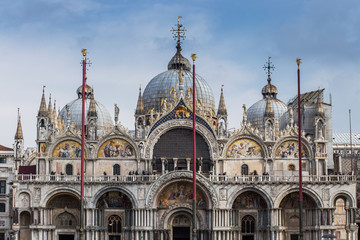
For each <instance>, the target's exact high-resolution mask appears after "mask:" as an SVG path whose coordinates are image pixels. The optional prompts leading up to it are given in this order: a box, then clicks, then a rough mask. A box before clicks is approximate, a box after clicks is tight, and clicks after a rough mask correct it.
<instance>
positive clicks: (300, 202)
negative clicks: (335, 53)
mask: <svg viewBox="0 0 360 240" xmlns="http://www.w3.org/2000/svg"><path fill="white" fill-rule="evenodd" d="M296 63H297V65H298V70H297V75H298V125H299V133H298V135H299V136H298V139H299V140H298V142H299V240H303V239H304V233H303V222H302V219H303V216H302V215H303V188H302V159H301V158H302V151H301V148H302V144H301V105H300V104H301V101H300V98H301V96H300V63H301V59H299V58H298V59H296Z"/></svg>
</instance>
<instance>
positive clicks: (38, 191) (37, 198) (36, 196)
mask: <svg viewBox="0 0 360 240" xmlns="http://www.w3.org/2000/svg"><path fill="white" fill-rule="evenodd" d="M40 199H41V188H34V201H37V202H38V201H40Z"/></svg>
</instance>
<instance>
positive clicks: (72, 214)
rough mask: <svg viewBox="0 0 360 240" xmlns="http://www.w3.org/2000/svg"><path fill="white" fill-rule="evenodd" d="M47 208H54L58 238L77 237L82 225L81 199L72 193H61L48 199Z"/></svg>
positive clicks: (53, 216) (53, 221) (53, 213)
mask: <svg viewBox="0 0 360 240" xmlns="http://www.w3.org/2000/svg"><path fill="white" fill-rule="evenodd" d="M46 208H47V209H52V216H51V217H52V221H51V222H52V223H54V225H55V226H56V229H57V230H56V234H57V237H56V239H60V240H62V239H64V240H65V239H66V240H67V239H76V237H77V228H79V227H80V200H79V199H78V198H77V197H76V196H74V195H72V194H70V193H59V194H56V195H54V196H53V197H51V198H50V199H49V200H48V202H47V203H46Z"/></svg>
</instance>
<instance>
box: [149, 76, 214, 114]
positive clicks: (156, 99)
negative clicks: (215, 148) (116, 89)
mask: <svg viewBox="0 0 360 240" xmlns="http://www.w3.org/2000/svg"><path fill="white" fill-rule="evenodd" d="M183 72H184V77H183V81H184V92H185V93H186V92H187V91H188V90H189V89H190V88H191V89H192V85H193V75H192V72H190V71H188V70H183ZM195 86H196V89H195V90H196V99H199V100H200V102H201V108H202V109H203V110H204V111H211V110H215V100H214V94H213V91H212V90H211V88H210V86H209V85H208V84H207V82H206V81H205V80H204V79H203V78H202V77H201V76H199V75H197V74H196V75H195ZM173 88H174V89H176V91H177V92H178V93H179V70H176V69H171V70H168V71H166V72H163V73H160V74H159V75H157V76H156V77H154V78H153V79H152V80H151V81H150V82H149V83H148V85H147V86H146V88H145V90H144V94H143V102H144V110H145V113H146V112H148V110H149V109H152V108H153V109H154V110H155V111H160V109H161V101H162V99H163V98H167V99H170V97H171V93H170V92H171V89H173Z"/></svg>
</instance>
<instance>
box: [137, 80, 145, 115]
mask: <svg viewBox="0 0 360 240" xmlns="http://www.w3.org/2000/svg"><path fill="white" fill-rule="evenodd" d="M135 114H136V115H142V114H144V103H143V99H142V96H141V85H140V88H139V97H138V101H137V106H136V111H135Z"/></svg>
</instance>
